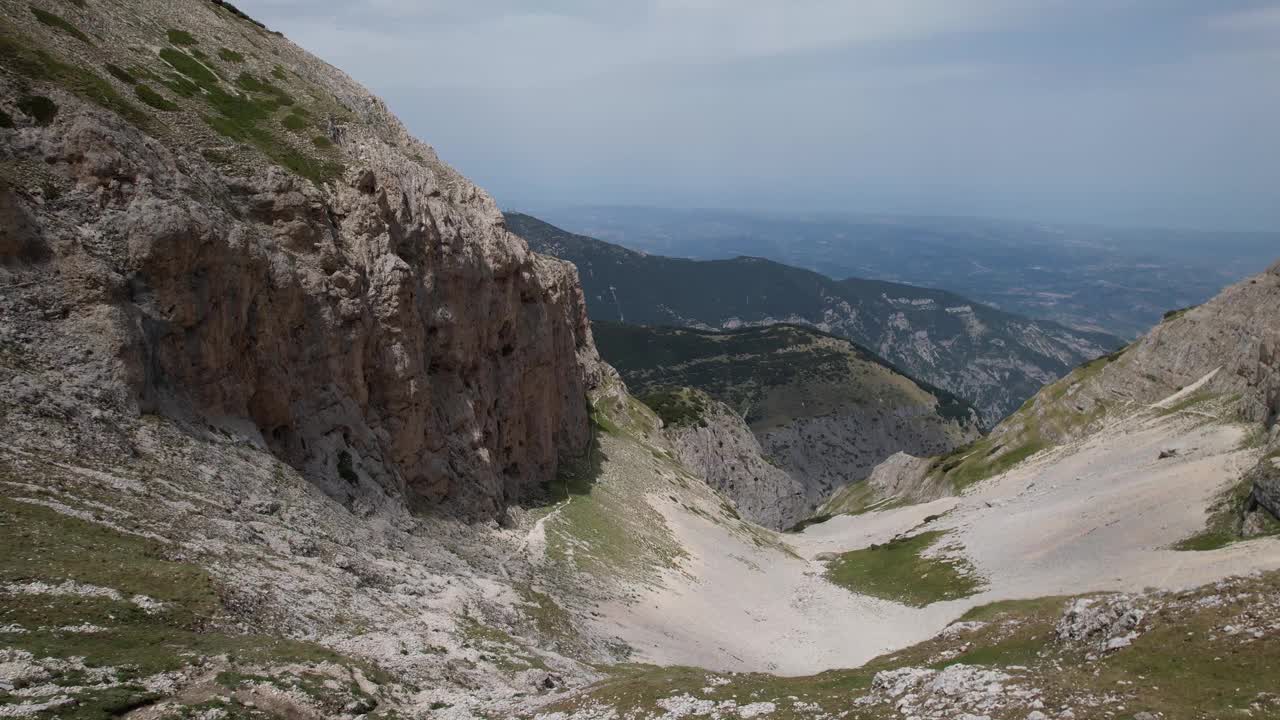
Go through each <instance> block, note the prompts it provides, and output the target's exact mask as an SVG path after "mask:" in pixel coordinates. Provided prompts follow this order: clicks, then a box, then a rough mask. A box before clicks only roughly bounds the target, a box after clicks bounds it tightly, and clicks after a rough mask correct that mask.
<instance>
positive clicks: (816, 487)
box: [593, 322, 978, 524]
mask: <svg viewBox="0 0 1280 720" xmlns="http://www.w3.org/2000/svg"><path fill="white" fill-rule="evenodd" d="M593 333H594V335H595V338H596V343H597V347H598V348H599V349H600V352H601V355H602V357H604V358H605V359H606V360H607V361H608V362H609V363H610V364H612V365H613V366H614V367H615V368H617V369H618V372H619V373H620V374H621V375H622V377H623V379H624V380H626V382H627V385H628V387H630V388H631V390H632V392H635V393H638V394H639V395H640V397H641V398H642V399H644V400H646V401H647V402H650V403H654V404H655V407H659V404H657V403H655V401H654V400H653V399H651V397H650V396H651V395H652V394H655V393H657V391H660V390H662V389H663V388H669V387H682V386H687V387H693V388H697V389H699V390H702V391H704V392H706V393H708V394H710V395H711V396H712V397H713V398H715V399H717V400H719V401H722V402H724V403H727V404H728V405H729V406H730V407H731V408H733V409H734V411H736V412H737V413H738V414H739V415H741V416H742V417H743V418H744V419H745V421H746V422H747V424H748V426H749V427H750V428H751V431H752V432H753V433H754V434H755V436H756V437H757V438H758V439H759V442H760V445H761V447H762V448H763V451H764V454H765V456H766V457H768V458H769V459H770V460H771V461H772V462H774V463H776V464H777V465H778V466H779V467H781V468H783V469H784V470H786V471H787V472H788V473H789V474H790V475H791V476H792V477H793V478H795V479H796V480H798V481H799V482H800V483H801V485H802V486H803V488H804V497H803V508H802V509H803V510H805V511H808V510H812V509H813V508H815V507H816V506H817V505H818V503H820V502H822V501H823V500H825V499H826V498H827V496H828V495H830V494H831V492H832V491H833V490H834V489H836V488H838V487H841V486H843V485H847V484H849V483H853V482H857V481H859V480H861V479H863V478H864V477H866V475H867V474H868V473H869V472H870V471H871V469H872V468H873V467H875V466H876V464H878V463H879V462H880V461H882V460H884V459H885V458H887V457H888V456H890V455H892V454H893V453H895V452H899V451H905V452H910V453H913V454H916V455H934V454H940V453H945V452H948V451H950V450H952V449H953V448H955V447H957V446H959V445H963V444H965V443H966V442H968V441H970V440H973V439H974V438H976V437H977V435H978V418H977V414H976V413H975V412H974V411H973V409H972V408H971V407H970V406H969V405H968V404H967V403H965V402H964V401H962V400H960V399H958V398H956V397H954V396H952V395H951V394H950V393H947V392H945V391H943V390H937V389H935V388H932V387H929V386H921V385H920V384H918V383H916V382H915V381H913V380H911V379H910V378H907V377H905V376H903V375H901V374H900V373H898V372H897V371H896V370H894V369H893V368H891V367H889V366H888V365H887V364H886V363H884V362H883V361H882V360H880V359H879V358H877V357H875V356H874V355H873V354H871V353H869V352H867V351H865V350H863V349H861V348H859V347H857V346H856V345H854V344H853V343H851V342H849V341H848V340H845V339H843V338H837V337H835V336H831V335H827V334H824V333H821V332H819V331H817V330H814V329H811V328H806V327H803V326H798V325H772V326H768V327H760V328H745V329H740V330H732V331H726V332H709V331H703V330H693V329H681V328H653V327H642V326H637V325H622V324H618V323H609V322H596V323H593ZM657 394H658V395H659V397H658V398H657V402H658V403H660V402H661V401H662V400H663V398H662V397H661V393H657ZM788 516H792V517H793V522H794V521H795V520H799V519H800V518H799V517H794V516H793V513H788ZM788 524H789V523H788Z"/></svg>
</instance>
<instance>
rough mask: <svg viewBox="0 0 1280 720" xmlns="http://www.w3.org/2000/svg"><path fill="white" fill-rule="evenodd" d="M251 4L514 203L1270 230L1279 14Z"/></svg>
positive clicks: (813, 1)
mask: <svg viewBox="0 0 1280 720" xmlns="http://www.w3.org/2000/svg"><path fill="white" fill-rule="evenodd" d="M249 2H251V0H244V3H249ZM246 10H248V11H249V12H250V13H251V14H254V15H255V16H258V17H259V18H260V19H262V20H264V21H266V22H267V23H268V24H269V25H271V26H272V27H275V28H278V29H280V30H283V31H284V32H285V33H286V34H287V35H288V36H289V37H290V38H291V39H293V40H294V41H295V42H298V43H299V44H301V45H302V46H304V47H307V48H309V49H311V50H312V51H313V52H316V53H317V54H318V55H320V56H321V57H323V58H325V59H326V60H328V61H330V62H332V63H334V64H335V65H338V66H339V67H341V68H343V69H344V70H347V71H348V72H349V73H351V74H352V75H353V76H354V77H355V78H356V79H357V80H360V81H361V82H364V83H365V84H367V85H369V86H370V87H371V89H373V90H374V91H375V92H377V93H378V94H380V95H383V96H384V97H385V98H386V99H387V100H388V102H389V103H390V105H391V107H392V108H393V109H394V110H395V111H397V113H398V114H400V115H401V117H402V118H403V119H404V120H405V121H406V123H407V124H408V125H409V127H410V128H411V129H412V130H413V131H415V132H416V133H418V134H419V135H420V136H422V137H423V138H424V139H425V140H427V141H428V142H431V143H432V144H433V145H434V146H435V147H436V148H437V150H438V151H439V152H440V153H441V155H442V157H444V158H445V159H446V160H448V161H449V162H451V163H453V164H454V165H456V166H458V167H459V169H460V170H461V171H462V172H464V173H466V174H468V175H469V176H471V177H473V178H474V179H476V180H477V181H479V182H480V183H481V184H482V185H484V186H486V187H488V188H489V189H490V190H492V191H494V192H495V194H496V195H497V197H498V199H499V202H502V203H505V204H509V205H522V206H524V207H537V206H538V205H543V206H549V205H573V204H592V203H603V204H612V203H621V204H657V205H662V204H669V205H701V206H717V205H718V206H734V205H737V206H741V205H747V204H750V205H754V204H756V203H759V202H760V199H761V198H767V199H768V201H769V202H774V203H778V204H783V205H787V206H790V207H795V208H803V209H846V208H856V209H861V210H867V211H876V210H882V209H883V210H898V211H919V212H947V213H961V214H990V215H1018V216H1022V217H1027V216H1036V217H1039V218H1041V219H1047V220H1055V219H1062V220H1081V221H1094V222H1105V221H1107V220H1108V219H1117V218H1120V219H1123V220H1124V221H1125V222H1132V221H1135V218H1137V217H1138V216H1141V217H1145V218H1146V222H1149V223H1150V224H1156V225H1169V224H1177V223H1186V224H1195V225H1213V224H1221V225H1225V226H1233V227H1267V226H1273V227H1274V226H1280V195H1278V193H1280V190H1277V189H1278V188H1280V143H1277V142H1276V140H1275V138H1274V134H1275V133H1274V128H1276V127H1280V85H1278V84H1277V83H1276V82H1275V81H1274V78H1275V77H1277V76H1280V50H1278V49H1277V48H1280V44H1277V43H1276V42H1275V33H1274V31H1275V30H1276V29H1277V28H1280V5H1278V4H1277V3H1276V2H1275V0H1272V2H1269V3H1265V4H1261V3H1259V2H1255V1H1253V0H1215V2H1214V3H1205V2H1203V0H1038V1H1037V2H1026V1H1025V0H910V1H908V0H858V1H855V0H840V1H838V2H837V1H836V0H790V2H786V1H784V0H612V1H611V2H605V1H603V0H541V1H539V2H533V1H532V0H519V1H517V0H470V1H468V0H428V1H427V2H412V1H410V0H362V1H361V0H348V1H347V2H336V1H335V0H318V1H313V2H301V1H300V0H257V2H256V4H255V6H254V7H247V8H246Z"/></svg>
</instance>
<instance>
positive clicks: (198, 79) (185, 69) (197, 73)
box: [160, 48, 220, 92]
mask: <svg viewBox="0 0 1280 720" xmlns="http://www.w3.org/2000/svg"><path fill="white" fill-rule="evenodd" d="M160 59H161V60H164V61H165V62H167V63H169V65H170V66H171V67H173V69H174V70H177V71H178V72H180V73H182V74H183V75H185V76H187V77H188V78H190V79H191V81H192V82H194V83H195V84H196V85H199V86H200V87H202V88H204V89H205V90H209V91H210V92H215V91H220V89H219V88H218V76H217V75H216V74H215V73H214V72H213V71H212V70H210V69H209V68H208V66H206V65H205V64H204V63H202V62H200V61H199V60H197V59H196V58H194V57H192V56H190V55H188V54H186V53H184V52H182V51H181V50H174V49H173V48H161V49H160Z"/></svg>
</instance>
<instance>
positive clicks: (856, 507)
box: [798, 482, 909, 530]
mask: <svg viewBox="0 0 1280 720" xmlns="http://www.w3.org/2000/svg"><path fill="white" fill-rule="evenodd" d="M908 504H909V502H908V501H907V499H906V498H901V497H889V498H884V497H880V495H879V494H878V493H877V491H876V489H875V488H874V487H872V486H871V485H869V484H867V483H865V482H856V483H850V484H848V485H845V486H844V487H842V488H840V489H839V490H836V491H835V492H834V493H832V495H831V497H830V498H829V499H828V500H827V501H826V502H825V503H823V505H822V507H820V508H818V513H819V517H822V518H823V520H816V518H815V521H816V522H822V521H825V520H826V519H830V518H832V517H834V516H836V515H862V514H864V513H869V512H879V511H881V510H893V509H895V508H900V507H906V506H907V505H908ZM812 524H815V523H814V522H809V521H806V522H805V523H802V525H812ZM798 529H801V530H802V529H804V528H803V527H800V528H798Z"/></svg>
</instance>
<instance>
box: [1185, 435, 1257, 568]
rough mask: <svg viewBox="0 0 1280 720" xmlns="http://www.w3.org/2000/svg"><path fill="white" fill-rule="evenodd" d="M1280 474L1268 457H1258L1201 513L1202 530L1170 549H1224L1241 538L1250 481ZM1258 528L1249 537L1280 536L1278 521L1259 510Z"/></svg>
mask: <svg viewBox="0 0 1280 720" xmlns="http://www.w3.org/2000/svg"><path fill="white" fill-rule="evenodd" d="M1268 472H1271V473H1276V472H1280V470H1277V469H1276V468H1275V466H1274V465H1272V460H1271V458H1267V457H1264V458H1262V459H1261V460H1260V461H1259V463H1258V465H1257V466H1256V467H1255V468H1254V469H1253V470H1251V471H1250V472H1247V473H1245V474H1244V476H1243V477H1241V478H1240V480H1239V481H1238V482H1236V483H1235V484H1233V485H1231V486H1230V487H1227V488H1226V489H1224V490H1223V491H1222V492H1220V493H1218V495H1217V497H1215V498H1214V499H1213V502H1212V503H1210V504H1209V507H1208V508H1207V509H1206V510H1205V513H1206V515H1208V517H1207V518H1206V520H1205V528H1204V529H1203V530H1201V531H1200V532H1198V533H1196V534H1194V535H1192V536H1191V537H1189V538H1186V539H1184V540H1181V541H1179V542H1178V543H1176V544H1174V546H1173V549H1174V550H1189V551H1205V550H1217V549H1219V548H1224V547H1226V546H1228V545H1230V544H1232V543H1235V542H1239V541H1240V540H1243V539H1245V538H1244V532H1243V527H1244V520H1245V510H1246V509H1247V508H1248V507H1249V505H1250V502H1249V499H1250V497H1251V495H1252V493H1253V484H1254V481H1255V480H1256V479H1257V478H1258V477H1260V476H1261V475H1263V474H1264V473H1268ZM1256 512H1257V519H1258V520H1259V521H1260V527H1258V528H1256V529H1255V532H1254V534H1253V537H1267V536H1276V535H1280V520H1277V519H1276V518H1274V517H1272V516H1271V514H1270V513H1268V512H1267V511H1266V510H1264V509H1262V508H1258V509H1257V511H1256Z"/></svg>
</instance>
